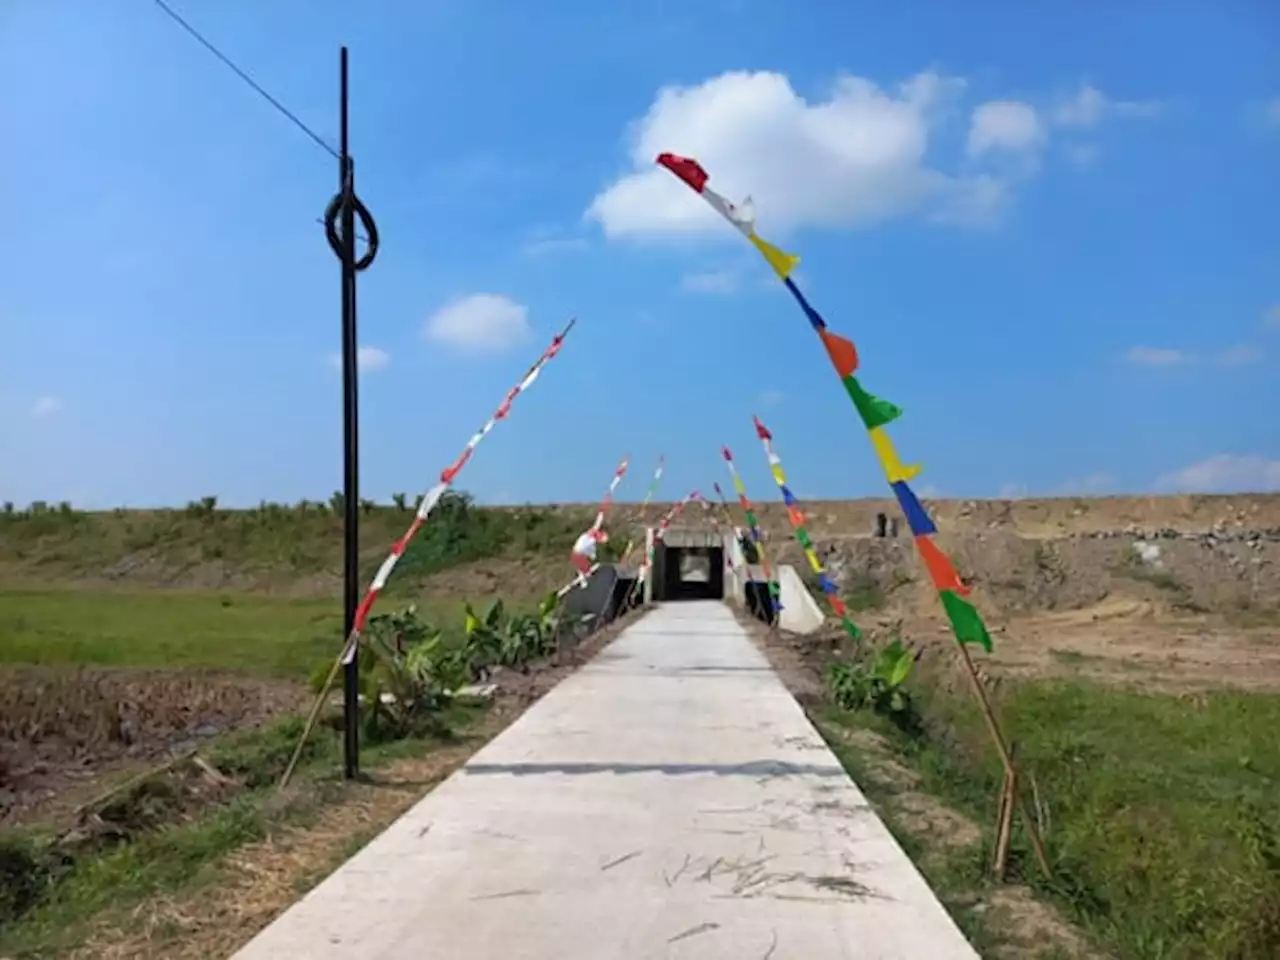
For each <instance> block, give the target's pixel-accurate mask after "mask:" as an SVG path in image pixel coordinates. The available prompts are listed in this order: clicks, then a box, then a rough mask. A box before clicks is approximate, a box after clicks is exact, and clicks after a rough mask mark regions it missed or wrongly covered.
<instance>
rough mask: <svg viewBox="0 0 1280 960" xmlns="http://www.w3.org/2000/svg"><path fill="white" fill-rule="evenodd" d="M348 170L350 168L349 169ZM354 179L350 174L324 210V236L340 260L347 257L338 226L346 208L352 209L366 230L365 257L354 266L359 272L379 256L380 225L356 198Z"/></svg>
mask: <svg viewBox="0 0 1280 960" xmlns="http://www.w3.org/2000/svg"><path fill="white" fill-rule="evenodd" d="M348 170H350V168H349V167H348ZM352 185H353V178H352V177H351V176H350V174H349V173H348V176H347V178H346V181H345V183H344V184H343V188H342V189H341V190H339V191H338V192H337V193H335V194H334V195H333V199H332V200H330V201H329V205H328V206H327V207H325V210H324V234H325V238H326V239H327V240H328V241H329V247H330V249H332V250H333V252H334V255H335V256H337V258H338V259H339V260H341V259H343V257H344V256H345V254H344V252H343V250H344V243H343V236H342V232H341V229H340V227H339V225H338V222H339V218H341V216H342V213H343V210H344V208H346V207H350V209H351V211H352V213H353V215H354V217H355V218H356V219H358V220H359V221H360V226H361V227H363V228H364V233H365V238H366V244H365V251H364V255H363V256H361V257H357V258H356V259H355V261H354V262H353V264H352V266H354V267H355V269H356V270H357V271H361V270H368V269H369V267H370V266H371V265H372V264H373V261H374V259H376V258H377V256H378V225H377V224H376V223H375V222H374V220H373V214H371V213H370V212H369V208H368V207H366V206H365V205H364V203H362V202H361V200H360V198H359V197H358V196H356V193H355V190H354V189H352Z"/></svg>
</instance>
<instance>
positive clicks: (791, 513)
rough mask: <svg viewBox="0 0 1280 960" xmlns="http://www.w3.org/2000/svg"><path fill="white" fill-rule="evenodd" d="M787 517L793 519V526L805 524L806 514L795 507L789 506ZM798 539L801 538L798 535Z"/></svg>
mask: <svg viewBox="0 0 1280 960" xmlns="http://www.w3.org/2000/svg"><path fill="white" fill-rule="evenodd" d="M787 519H788V520H790V521H791V525H792V526H793V527H803V526H804V514H803V513H801V512H800V511H799V510H797V509H796V508H795V507H787ZM797 539H799V538H798V537H797Z"/></svg>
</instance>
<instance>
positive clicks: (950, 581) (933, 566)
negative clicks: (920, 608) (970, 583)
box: [915, 537, 972, 597]
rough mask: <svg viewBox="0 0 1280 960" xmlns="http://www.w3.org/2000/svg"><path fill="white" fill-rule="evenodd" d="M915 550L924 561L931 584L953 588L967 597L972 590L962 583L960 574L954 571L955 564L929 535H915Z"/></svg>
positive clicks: (938, 587)
mask: <svg viewBox="0 0 1280 960" xmlns="http://www.w3.org/2000/svg"><path fill="white" fill-rule="evenodd" d="M915 539H916V550H917V551H919V553H920V559H921V560H923V561H924V566H925V569H926V570H928V571H929V579H931V580H932V581H933V586H934V588H935V589H937V590H954V591H955V592H956V593H958V594H960V595H961V596H963V597H967V596H968V595H969V594H970V593H971V592H972V591H970V589H969V588H968V587H966V586H965V585H964V581H963V580H961V579H960V574H958V573H957V572H956V568H955V564H953V563H952V562H951V558H950V557H948V556H947V555H946V554H945V553H943V552H942V550H941V549H940V548H939V547H938V545H937V544H936V543H934V542H933V540H931V539H930V538H929V537H916V538H915Z"/></svg>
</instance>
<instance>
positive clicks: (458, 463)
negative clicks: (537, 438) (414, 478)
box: [340, 318, 577, 664]
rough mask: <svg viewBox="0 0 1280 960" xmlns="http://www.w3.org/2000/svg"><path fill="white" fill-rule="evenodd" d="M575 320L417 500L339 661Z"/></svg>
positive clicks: (346, 658) (347, 656)
mask: <svg viewBox="0 0 1280 960" xmlns="http://www.w3.org/2000/svg"><path fill="white" fill-rule="evenodd" d="M575 323H577V319H576V318H575V319H572V320H570V321H569V323H568V324H567V325H566V326H565V328H564V329H563V330H561V331H560V332H559V333H557V334H556V335H555V337H553V338H552V340H551V344H550V346H548V347H547V348H546V349H545V350H544V351H542V356H540V357H539V358H538V359H537V360H536V361H535V362H534V364H533V366H531V367H530V368H529V369H528V370H527V371H526V372H525V375H524V376H523V377H521V378H520V382H519V383H517V384H516V385H515V386H514V387H512V388H511V389H510V390H508V391H507V395H506V396H505V397H503V399H502V403H501V404H499V405H498V409H497V410H496V411H495V412H494V414H493V416H491V417H490V418H489V420H488V422H486V423H485V425H484V426H483V427H481V428H480V429H479V430H477V431H476V432H475V433H474V434H473V435H472V437H471V439H470V440H468V441H467V445H466V447H464V448H463V451H462V453H461V454H459V455H458V458H457V459H456V460H455V461H454V462H453V463H451V464H450V465H449V466H448V467H446V468H445V469H444V470H442V471H441V472H440V480H439V482H438V483H436V485H435V486H433V487H432V488H431V489H430V490H428V491H427V492H426V493H424V494H423V495H422V498H421V499H420V500H419V501H418V509H417V511H416V513H415V515H414V518H413V522H412V523H410V524H409V529H408V530H406V531H405V532H404V535H403V536H401V537H400V539H399V540H397V541H396V542H395V543H393V544H392V545H391V551H390V553H388V554H387V558H386V559H385V560H383V561H382V566H380V567H379V568H378V572H377V573H376V574H374V577H373V582H372V583H371V584H370V585H369V589H368V591H367V592H366V593H365V595H364V599H363V600H361V601H360V605H359V606H358V607H356V614H355V618H354V622H353V624H352V627H351V633H350V635H349V636H348V637H347V641H346V646H345V647H344V648H343V651H342V656H341V658H340V659H341V662H342V663H343V664H347V663H350V662H351V660H352V658H353V657H354V656H355V653H356V647H357V645H358V643H359V641H360V634H361V633H363V632H364V627H365V622H366V621H367V620H368V619H369V611H371V610H372V609H373V605H374V603H376V602H377V600H378V595H379V594H380V593H381V592H382V589H383V587H385V586H386V585H387V580H388V578H390V576H391V571H393V570H394V569H395V567H396V563H398V562H399V560H400V558H401V557H402V556H404V552H405V550H406V549H407V548H408V546H409V543H410V541H411V540H413V538H414V536H416V535H417V533H418V530H419V529H421V527H422V525H423V524H424V523H426V522H427V517H428V516H429V515H430V514H431V511H432V510H433V509H435V506H436V504H437V503H439V502H440V498H441V497H443V496H444V495H445V492H446V491H447V490H448V489H449V487H451V486H452V485H453V481H454V479H455V478H456V477H457V476H458V473H459V472H460V471H461V470H462V468H463V467H464V466H466V463H467V461H468V460H470V459H471V454H472V453H473V452H474V451H475V449H476V447H478V446H479V445H480V441H481V440H483V439H484V438H485V437H487V436H488V435H489V431H490V430H492V429H493V428H494V426H495V425H496V424H497V423H498V421H499V420H505V419H506V418H507V414H509V413H510V412H511V404H512V403H513V402H514V401H515V399H516V397H518V396H520V394H522V393H523V392H524V391H525V390H528V389H529V387H530V386H532V385H533V382H534V381H535V380H537V379H538V376H539V374H541V373H542V368H543V367H545V366H546V365H547V364H548V363H550V362H551V359H552V358H553V357H554V356H555V355H556V354H557V353H559V352H560V347H561V346H562V345H563V344H564V340H565V337H567V336H568V335H569V331H570V330H572V329H573V325H574V324H575Z"/></svg>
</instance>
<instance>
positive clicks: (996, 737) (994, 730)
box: [956, 643, 1053, 877]
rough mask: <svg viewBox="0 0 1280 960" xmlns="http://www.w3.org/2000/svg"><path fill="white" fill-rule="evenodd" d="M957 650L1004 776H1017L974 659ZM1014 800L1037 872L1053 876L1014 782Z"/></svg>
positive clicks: (1033, 822)
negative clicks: (1029, 843)
mask: <svg viewBox="0 0 1280 960" xmlns="http://www.w3.org/2000/svg"><path fill="white" fill-rule="evenodd" d="M956 646H957V647H959V648H960V658H961V660H963V661H964V665H965V673H966V674H968V677H969V682H970V685H971V686H972V687H973V693H974V696H975V697H977V699H978V708H979V710H980V711H981V713H982V718H983V720H984V721H985V722H986V725H987V732H988V733H990V734H991V739H992V741H993V742H994V743H995V745H996V749H997V750H998V751H999V752H1000V761H1001V763H1003V764H1004V770H1005V775H1006V776H1009V777H1016V776H1017V768H1016V767H1015V766H1014V764H1013V756H1012V754H1010V752H1009V745H1008V743H1007V742H1006V741H1005V738H1004V734H1003V733H1002V732H1001V731H1000V724H999V722H998V721H997V720H996V715H995V711H994V710H992V709H991V701H990V700H989V699H988V698H987V691H986V688H985V687H983V686H982V681H981V680H980V679H978V670H977V667H975V666H974V665H973V658H972V657H971V656H969V650H968V648H967V647H966V646H965V645H964V644H963V643H957V644H956ZM1014 788H1015V790H1014V800H1015V801H1016V802H1017V804H1018V809H1019V811H1020V812H1021V813H1022V819H1023V821H1024V822H1025V824H1026V828H1027V835H1028V836H1029V837H1030V838H1031V845H1032V847H1033V848H1034V849H1035V854H1036V860H1037V861H1039V863H1040V869H1041V870H1043V871H1044V875H1045V876H1046V877H1051V876H1053V870H1052V869H1051V868H1050V866H1049V857H1048V854H1046V853H1045V849H1044V839H1043V838H1042V837H1041V836H1040V830H1039V828H1038V827H1037V826H1036V821H1035V817H1033V816H1032V815H1031V811H1030V810H1029V809H1028V807H1027V801H1026V798H1025V797H1024V796H1023V794H1022V791H1021V790H1019V789H1017V783H1016V780H1015V783H1014Z"/></svg>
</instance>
